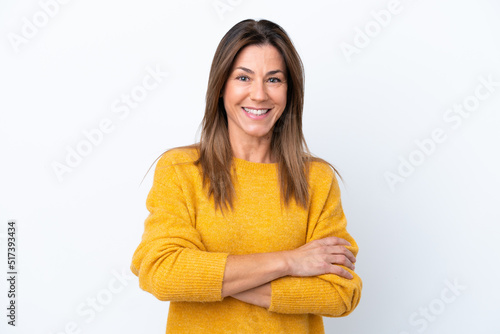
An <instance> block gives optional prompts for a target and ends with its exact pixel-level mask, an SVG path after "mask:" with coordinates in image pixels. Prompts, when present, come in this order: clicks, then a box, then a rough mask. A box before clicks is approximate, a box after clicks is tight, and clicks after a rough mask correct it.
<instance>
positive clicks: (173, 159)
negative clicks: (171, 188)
mask: <svg viewBox="0 0 500 334" xmlns="http://www.w3.org/2000/svg"><path fill="white" fill-rule="evenodd" d="M198 157H199V154H198V150H197V148H196V147H193V146H185V147H176V148H172V149H170V150H168V151H166V152H164V153H163V154H162V155H161V156H160V157H159V158H158V163H157V164H156V168H155V180H156V181H158V182H160V183H166V182H171V181H172V180H173V179H177V178H178V176H177V172H178V171H177V170H176V168H175V167H180V166H190V167H192V166H194V162H195V161H196V160H197V159H198Z"/></svg>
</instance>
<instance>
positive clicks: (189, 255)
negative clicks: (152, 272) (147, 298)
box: [154, 248, 228, 302]
mask: <svg viewBox="0 0 500 334" xmlns="http://www.w3.org/2000/svg"><path fill="white" fill-rule="evenodd" d="M227 256H228V254H226V253H210V252H204V251H199V250H194V249H189V248H186V249H184V250H183V251H182V252H181V253H180V254H179V255H178V259H177V260H176V261H175V262H176V263H175V266H174V267H175V268H168V267H166V268H163V270H162V272H161V273H159V275H160V276H159V277H164V278H166V279H164V280H160V282H158V281H157V284H156V286H155V287H154V290H155V291H154V292H155V294H156V295H158V296H165V297H166V299H167V300H170V301H194V302H212V301H221V300H222V281H223V279H224V270H225V268H226V261H227ZM169 270H175V273H174V272H172V273H169Z"/></svg>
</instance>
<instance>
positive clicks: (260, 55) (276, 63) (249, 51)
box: [233, 44, 286, 71]
mask: <svg viewBox="0 0 500 334" xmlns="http://www.w3.org/2000/svg"><path fill="white" fill-rule="evenodd" d="M237 66H243V67H246V68H248V69H251V70H254V71H256V70H259V69H262V70H264V71H267V70H276V69H279V70H282V71H285V67H286V66H285V61H284V60H283V57H282V56H281V53H280V52H279V51H278V49H277V48H276V47H274V46H272V45H269V44H264V45H249V46H246V47H244V48H243V49H241V50H240V52H239V53H238V55H237V56H236V59H235V60H234V64H233V69H234V68H235V67H237Z"/></svg>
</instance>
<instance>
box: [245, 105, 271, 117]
mask: <svg viewBox="0 0 500 334" xmlns="http://www.w3.org/2000/svg"><path fill="white" fill-rule="evenodd" d="M243 109H244V110H245V111H246V112H248V113H250V114H253V115H257V116H259V115H263V114H265V113H266V112H268V111H269V110H271V109H248V108H245V107H243Z"/></svg>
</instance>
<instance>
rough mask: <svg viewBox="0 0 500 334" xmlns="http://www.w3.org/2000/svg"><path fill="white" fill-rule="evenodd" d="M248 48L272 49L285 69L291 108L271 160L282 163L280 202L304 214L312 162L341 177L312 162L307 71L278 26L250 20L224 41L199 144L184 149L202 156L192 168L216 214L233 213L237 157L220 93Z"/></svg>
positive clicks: (276, 131) (277, 129) (279, 125)
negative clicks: (305, 124)
mask: <svg viewBox="0 0 500 334" xmlns="http://www.w3.org/2000/svg"><path fill="white" fill-rule="evenodd" d="M249 45H272V46H274V47H275V48H276V49H277V50H278V51H279V52H280V54H281V56H282V57H283V60H284V63H285V65H286V70H287V71H286V72H287V73H286V76H287V83H288V88H287V102H286V107H285V109H284V111H283V113H282V115H281V117H280V118H279V119H278V120H277V121H276V124H275V125H274V127H273V130H272V131H273V132H272V138H271V154H272V156H273V157H274V158H275V159H277V162H278V177H279V180H280V189H281V198H282V201H284V203H285V205H286V206H288V204H289V203H290V201H291V200H292V198H293V199H294V200H295V201H296V203H297V204H298V205H300V206H302V207H304V208H306V207H307V203H308V200H309V191H308V173H309V165H310V162H311V161H320V162H324V163H326V164H328V165H329V166H330V167H332V168H333V170H334V171H335V172H336V173H337V174H339V173H338V171H337V170H336V169H335V167H333V166H332V165H331V164H330V163H328V162H327V161H325V160H323V159H320V158H317V157H313V156H312V154H311V153H310V151H309V149H308V147H307V144H306V141H305V139H304V135H303V133H302V110H303V106H304V68H303V64H302V61H301V59H300V57H299V55H298V53H297V51H296V50H295V47H294V46H293V43H292V41H291V40H290V38H289V37H288V35H287V33H286V32H285V31H284V30H283V28H281V27H280V26H279V25H278V24H276V23H273V22H271V21H268V20H259V21H256V20H252V19H247V20H243V21H241V22H239V23H237V24H236V25H235V26H233V27H232V28H231V29H230V30H229V31H228V32H227V33H226V34H225V35H224V37H223V38H222V40H221V41H220V43H219V46H218V47H217V50H216V51H215V55H214V58H213V61H212V66H211V69H210V76H209V79H208V88H207V93H206V106H205V115H204V117H203V121H202V124H201V127H202V129H201V135H200V141H199V142H198V143H196V144H193V145H190V146H184V147H183V148H196V149H197V150H198V152H199V158H198V160H196V161H195V162H194V163H195V164H196V165H197V166H200V167H201V170H202V177H203V187H205V189H206V190H207V195H208V197H209V198H210V197H211V196H213V199H214V203H215V210H217V208H219V209H220V210H221V212H223V211H224V209H227V208H228V207H229V208H231V209H232V208H233V198H234V187H233V180H232V177H231V168H232V166H233V164H232V161H233V153H232V149H231V144H230V141H229V132H228V121H227V114H226V110H225V108H224V101H223V98H222V92H223V89H224V86H225V83H226V81H227V80H228V78H229V75H230V71H231V69H232V67H233V63H234V60H235V59H236V56H237V55H238V53H239V52H240V51H241V50H242V49H243V48H245V47H247V46H249ZM339 176H340V174H339ZM340 178H341V179H342V177H340Z"/></svg>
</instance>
